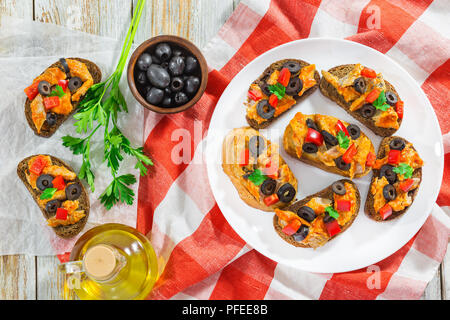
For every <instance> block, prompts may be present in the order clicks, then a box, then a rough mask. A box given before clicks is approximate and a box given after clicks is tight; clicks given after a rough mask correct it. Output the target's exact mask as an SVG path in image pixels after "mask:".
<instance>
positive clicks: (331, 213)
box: [325, 206, 339, 219]
mask: <svg viewBox="0 0 450 320" xmlns="http://www.w3.org/2000/svg"><path fill="white" fill-rule="evenodd" d="M325 212H326V213H328V215H329V216H330V217H332V218H334V219H337V218H339V213H338V212H337V211H336V210H335V209H334V208H333V207H332V206H328V207H326V208H325Z"/></svg>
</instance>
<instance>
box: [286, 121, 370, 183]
mask: <svg viewBox="0 0 450 320" xmlns="http://www.w3.org/2000/svg"><path fill="white" fill-rule="evenodd" d="M363 135H364V136H365V134H364V133H363V132H362V131H361V136H363ZM293 136H294V132H293V130H292V127H291V126H290V125H288V126H287V127H286V130H285V131H284V135H283V147H284V150H285V151H286V153H287V154H289V155H290V156H291V157H294V158H296V159H297V160H300V161H302V162H304V163H307V164H309V165H311V166H314V167H316V168H319V169H322V170H324V171H327V172H331V173H336V174H339V175H341V176H343V177H350V176H349V171H344V170H341V169H339V168H338V167H336V166H327V165H326V164H324V163H322V162H320V161H316V160H314V159H312V158H309V157H307V155H305V153H302V156H301V157H300V158H299V157H298V156H297V152H296V150H295V147H294V144H293V143H292V137H293ZM371 170H372V168H371V167H366V168H365V170H364V172H363V173H359V174H355V175H354V178H360V177H363V176H365V175H366V174H368V173H369V172H370V171H371Z"/></svg>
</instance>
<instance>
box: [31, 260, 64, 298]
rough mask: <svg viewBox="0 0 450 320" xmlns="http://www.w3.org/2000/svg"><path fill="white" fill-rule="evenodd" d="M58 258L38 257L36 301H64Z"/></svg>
mask: <svg viewBox="0 0 450 320" xmlns="http://www.w3.org/2000/svg"><path fill="white" fill-rule="evenodd" d="M59 264H60V262H59V260H58V258H57V257H54V256H49V257H37V263H36V269H37V272H36V275H37V276H36V299H37V300H62V283H60V282H59V280H58V272H57V268H58V265H59Z"/></svg>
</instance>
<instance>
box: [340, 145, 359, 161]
mask: <svg viewBox="0 0 450 320" xmlns="http://www.w3.org/2000/svg"><path fill="white" fill-rule="evenodd" d="M356 153H358V149H357V148H356V145H355V144H354V143H352V145H351V146H350V147H349V148H348V149H347V151H345V153H344V155H343V156H342V161H344V162H345V163H351V162H352V159H353V157H354V156H355V155H356Z"/></svg>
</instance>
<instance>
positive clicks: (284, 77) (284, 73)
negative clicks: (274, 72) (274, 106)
mask: <svg viewBox="0 0 450 320" xmlns="http://www.w3.org/2000/svg"><path fill="white" fill-rule="evenodd" d="M290 79H291V72H290V71H289V69H288V68H283V69H281V71H280V74H279V76H278V82H279V83H280V84H281V85H282V86H284V87H287V85H288V84H289V80H290Z"/></svg>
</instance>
